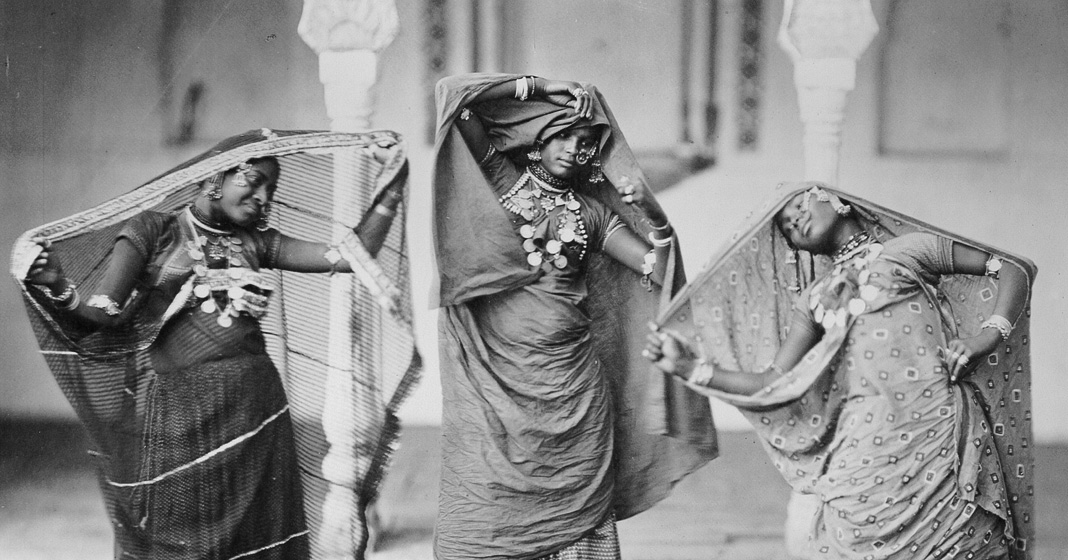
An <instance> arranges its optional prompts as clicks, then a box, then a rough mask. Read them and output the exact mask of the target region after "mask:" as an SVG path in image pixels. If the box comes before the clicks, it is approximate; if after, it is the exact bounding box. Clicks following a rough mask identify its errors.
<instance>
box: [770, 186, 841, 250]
mask: <svg viewBox="0 0 1068 560" xmlns="http://www.w3.org/2000/svg"><path fill="white" fill-rule="evenodd" d="M805 194H806V193H798V194H797V195H796V196H794V197H793V198H791V199H790V202H788V203H787V204H786V206H785V207H783V209H782V210H780V211H779V215H778V217H777V218H776V219H777V220H778V225H779V230H780V231H782V233H783V235H784V236H786V238H787V239H788V240H789V241H790V243H791V244H792V245H793V246H794V247H796V248H798V249H801V250H802V251H808V252H810V253H814V254H818V255H830V254H832V253H834V251H835V250H836V249H837V248H838V241H839V238H840V237H841V235H840V229H841V228H842V223H843V222H844V221H845V220H844V219H843V218H842V216H840V215H839V214H838V212H835V210H834V207H833V206H831V203H830V202H821V201H819V200H817V199H816V197H815V196H814V195H812V196H805Z"/></svg>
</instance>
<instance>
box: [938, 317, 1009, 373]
mask: <svg viewBox="0 0 1068 560" xmlns="http://www.w3.org/2000/svg"><path fill="white" fill-rule="evenodd" d="M1000 343H1001V333H999V332H998V331H997V330H996V329H983V330H981V331H979V334H977V335H975V336H973V337H971V338H963V339H961V338H955V339H953V340H951V341H949V343H948V344H946V353H945V354H946V355H945V360H946V367H948V368H949V381H950V382H951V383H956V382H957V380H958V379H960V378H962V377H964V376H965V375H967V374H969V373H971V372H972V371H974V370H975V368H976V367H977V366H978V365H979V360H980V359H982V358H983V357H984V356H986V355H987V354H990V353H992V352H993V351H994V350H996V349H997V347H998V344H1000Z"/></svg>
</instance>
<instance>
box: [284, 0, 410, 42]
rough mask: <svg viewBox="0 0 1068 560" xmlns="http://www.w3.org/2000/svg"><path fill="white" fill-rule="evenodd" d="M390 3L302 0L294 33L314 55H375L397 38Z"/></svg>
mask: <svg viewBox="0 0 1068 560" xmlns="http://www.w3.org/2000/svg"><path fill="white" fill-rule="evenodd" d="M398 28H399V18H398V16H397V6H396V4H394V2H393V0H304V10H303V12H302V13H301V16H300V22H299V23H298V24H297V33H298V34H300V36H301V38H302V39H304V42H305V43H307V44H308V46H310V47H311V48H312V50H314V51H315V52H317V53H320V54H322V53H324V52H327V51H351V50H368V51H372V52H376V53H377V52H379V51H381V50H382V49H384V48H386V47H388V46H389V44H390V43H392V42H393V39H394V38H396V37H397V30H398Z"/></svg>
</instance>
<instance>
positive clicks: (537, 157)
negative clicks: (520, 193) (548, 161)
mask: <svg viewBox="0 0 1068 560" xmlns="http://www.w3.org/2000/svg"><path fill="white" fill-rule="evenodd" d="M527 159H529V160H530V161H541V142H535V143H534V146H532V147H531V148H530V151H529V152H527Z"/></svg>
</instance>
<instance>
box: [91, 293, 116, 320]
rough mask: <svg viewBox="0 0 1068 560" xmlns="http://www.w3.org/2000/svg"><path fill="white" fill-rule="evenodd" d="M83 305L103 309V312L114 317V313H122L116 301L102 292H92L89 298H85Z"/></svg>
mask: <svg viewBox="0 0 1068 560" xmlns="http://www.w3.org/2000/svg"><path fill="white" fill-rule="evenodd" d="M85 305H88V306H89V307H92V308H95V309H99V310H101V311H103V312H104V314H105V315H107V316H108V317H114V316H115V315H118V314H119V313H122V309H121V308H120V307H119V304H118V303H116V302H115V300H113V299H111V297H110V296H106V295H103V294H93V295H91V296H89V299H88V300H86V302H85Z"/></svg>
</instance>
